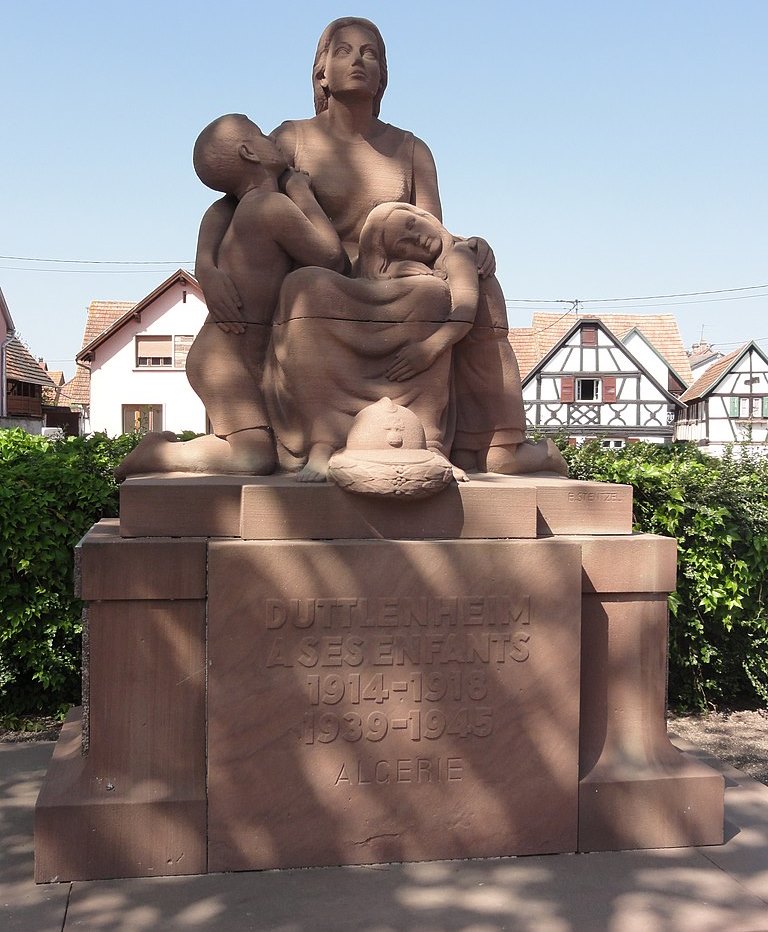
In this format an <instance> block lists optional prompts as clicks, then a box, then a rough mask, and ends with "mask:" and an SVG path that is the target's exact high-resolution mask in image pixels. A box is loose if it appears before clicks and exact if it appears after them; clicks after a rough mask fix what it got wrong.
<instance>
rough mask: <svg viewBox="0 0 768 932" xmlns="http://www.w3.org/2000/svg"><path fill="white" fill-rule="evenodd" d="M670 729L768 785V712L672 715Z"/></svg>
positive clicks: (669, 723)
mask: <svg viewBox="0 0 768 932" xmlns="http://www.w3.org/2000/svg"><path fill="white" fill-rule="evenodd" d="M667 724H668V726H669V730H670V731H672V732H674V733H675V734H677V735H680V737H681V738H685V739H686V740H687V741H690V742H691V744H695V745H696V746H697V747H700V748H703V749H704V750H705V751H708V752H709V753H710V754H714V756H715V757H719V758H720V759H721V760H724V761H728V763H729V764H731V765H732V766H734V767H735V768H736V769H737V770H742V771H743V772H744V773H748V774H749V775H750V777H752V778H753V779H755V780H759V781H760V782H761V783H766V784H768V712H767V711H765V710H760V711H758V712H709V713H708V714H706V715H670V716H668V719H667Z"/></svg>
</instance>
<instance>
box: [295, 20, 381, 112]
mask: <svg viewBox="0 0 768 932" xmlns="http://www.w3.org/2000/svg"><path fill="white" fill-rule="evenodd" d="M345 26H361V27H362V28H363V29H367V30H368V31H369V32H371V33H373V35H374V37H375V38H376V45H377V46H378V52H379V70H380V73H381V78H380V80H379V89H378V90H377V91H376V94H375V95H374V98H373V115H374V116H375V117H377V116H378V115H379V110H380V109H381V98H382V97H383V96H384V91H385V90H386V88H387V50H386V47H385V45H384V40H383V39H382V38H381V33H380V32H379V27H378V26H376V25H374V24H373V23H372V22H371V21H370V20H369V19H363V18H362V17H360V16H343V17H342V18H341V19H335V20H334V21H333V22H332V23H329V24H328V25H327V26H326V27H325V29H324V30H323V34H322V35H321V36H320V41H319V42H318V43H317V51H316V52H315V63H314V64H313V65H312V90H313V92H314V95H315V113H316V114H317V113H322V112H323V110H327V109H328V97H329V92H328V89H327V88H325V87H323V86H322V84H321V83H320V81H321V79H322V78H324V77H325V62H326V59H327V58H328V49H329V48H330V46H331V41H332V40H333V37H334V36H335V35H336V33H337V32H338V31H339V29H343V28H344V27H345Z"/></svg>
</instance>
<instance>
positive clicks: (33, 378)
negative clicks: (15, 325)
mask: <svg viewBox="0 0 768 932" xmlns="http://www.w3.org/2000/svg"><path fill="white" fill-rule="evenodd" d="M5 365H6V369H5V372H6V375H7V377H8V378H9V379H13V380H14V381H16V382H28V383H30V384H32V385H46V386H49V387H52V386H53V382H52V381H51V379H50V376H49V375H48V373H47V372H46V371H45V369H43V367H42V366H41V365H40V363H39V362H38V361H37V360H36V359H35V357H34V356H33V355H32V353H30V351H29V350H28V349H27V348H26V346H24V344H23V343H22V342H21V340H19V339H17V338H16V337H14V338H13V339H12V340H11V341H10V342H9V343H7V344H6V347H5Z"/></svg>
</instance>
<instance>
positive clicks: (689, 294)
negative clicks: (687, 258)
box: [0, 256, 768, 307]
mask: <svg viewBox="0 0 768 932" xmlns="http://www.w3.org/2000/svg"><path fill="white" fill-rule="evenodd" d="M0 258H2V256H0ZM764 288H768V283H766V284H764V285H744V286H742V287H740V288H715V289H713V290H712V291H680V292H677V293H675V294H647V295H636V296H634V297H629V298H579V299H578V302H579V304H618V303H619V302H623V301H662V300H666V299H667V298H694V297H699V296H700V295H709V294H733V293H734V292H736V291H758V290H760V289H764ZM745 297H752V295H746V296H745ZM755 297H765V295H756V296H755ZM722 300H733V299H722ZM573 302H574V299H573V298H508V299H506V303H507V304H513V303H519V304H573ZM683 303H687V304H691V303H694V302H683ZM701 303H706V302H701ZM639 306H640V307H642V306H643V305H639ZM651 306H652V305H651Z"/></svg>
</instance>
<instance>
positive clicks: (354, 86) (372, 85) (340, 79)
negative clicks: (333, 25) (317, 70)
mask: <svg viewBox="0 0 768 932" xmlns="http://www.w3.org/2000/svg"><path fill="white" fill-rule="evenodd" d="M325 82H326V84H327V87H328V90H329V91H330V93H331V95H338V94H344V93H350V92H354V93H357V94H360V93H362V94H365V95H366V96H369V97H371V98H373V97H374V96H375V95H376V92H377V91H378V89H379V84H380V83H381V69H380V67H379V46H378V43H377V42H376V36H374V34H373V33H372V32H369V30H367V29H365V28H363V27H362V26H344V27H343V28H341V29H337V30H336V32H335V33H334V35H333V38H332V39H331V44H330V46H329V48H328V56H327V58H326V61H325Z"/></svg>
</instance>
